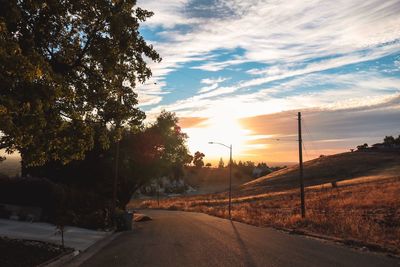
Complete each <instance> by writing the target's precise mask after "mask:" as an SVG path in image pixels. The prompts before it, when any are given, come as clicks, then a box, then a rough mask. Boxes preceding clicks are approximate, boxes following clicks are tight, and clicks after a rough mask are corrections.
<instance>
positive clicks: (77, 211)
mask: <svg viewBox="0 0 400 267" xmlns="http://www.w3.org/2000/svg"><path fill="white" fill-rule="evenodd" d="M0 203H4V204H11V205H18V206H35V207H40V208H42V218H41V219H42V220H43V221H47V222H50V223H56V224H60V222H62V224H64V225H76V226H81V227H86V228H92V229H98V228H104V227H108V226H109V222H110V218H109V216H108V214H109V213H108V212H106V210H107V201H106V199H105V198H104V197H103V196H101V195H100V194H98V193H95V192H92V191H91V190H88V189H83V188H82V189H79V188H76V187H71V186H66V185H62V184H56V183H54V182H51V181H49V180H47V179H45V178H31V177H29V178H5V177H0ZM5 213H6V211H4V210H3V211H1V210H0V216H1V215H4V216H7V214H5Z"/></svg>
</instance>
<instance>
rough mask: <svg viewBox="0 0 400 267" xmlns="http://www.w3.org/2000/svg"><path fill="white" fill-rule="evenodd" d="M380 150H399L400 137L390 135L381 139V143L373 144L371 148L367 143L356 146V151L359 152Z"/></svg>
mask: <svg viewBox="0 0 400 267" xmlns="http://www.w3.org/2000/svg"><path fill="white" fill-rule="evenodd" d="M380 148H386V149H400V135H399V136H398V137H397V138H395V137H393V136H391V135H389V136H385V138H383V142H382V143H377V144H373V145H372V146H371V147H369V146H368V144H367V143H364V144H362V145H358V146H357V150H360V151H362V150H367V149H380Z"/></svg>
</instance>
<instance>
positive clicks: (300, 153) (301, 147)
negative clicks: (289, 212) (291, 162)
mask: <svg viewBox="0 0 400 267" xmlns="http://www.w3.org/2000/svg"><path fill="white" fill-rule="evenodd" d="M297 115H298V124H299V126H298V129H299V170H300V173H299V174H300V198H301V218H305V217H306V207H305V204H304V181H303V140H302V138H301V112H299V113H298V114H297Z"/></svg>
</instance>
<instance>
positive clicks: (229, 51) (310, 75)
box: [135, 0, 400, 162]
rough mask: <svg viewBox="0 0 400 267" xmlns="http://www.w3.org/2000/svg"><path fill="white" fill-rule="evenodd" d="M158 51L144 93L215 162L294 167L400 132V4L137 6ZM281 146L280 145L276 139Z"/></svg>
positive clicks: (197, 0)
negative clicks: (158, 59)
mask: <svg viewBox="0 0 400 267" xmlns="http://www.w3.org/2000/svg"><path fill="white" fill-rule="evenodd" d="M138 6H140V7H142V8H145V9H148V10H151V11H153V12H154V13H155V14H154V16H153V17H152V18H150V19H148V21H146V22H145V23H143V24H142V26H141V28H140V31H141V34H142V35H143V36H144V38H145V39H146V40H147V42H148V43H150V44H152V45H153V46H154V48H155V49H156V50H157V51H158V52H159V53H160V55H161V57H162V58H163V60H162V62H161V63H152V62H149V65H150V67H151V69H152V72H153V76H152V78H151V79H149V80H148V81H147V82H146V83H145V84H143V85H140V86H139V87H137V88H136V89H135V90H137V92H138V95H139V101H140V108H141V109H142V110H144V111H145V112H146V114H147V116H148V119H149V120H152V119H154V118H155V117H156V116H157V115H158V114H159V113H160V112H161V111H162V110H167V111H171V112H175V113H176V114H177V116H178V117H179V118H180V125H181V127H182V128H183V131H184V132H186V133H187V134H188V136H189V139H188V147H189V149H190V150H191V152H192V153H194V152H195V151H197V150H199V151H201V152H203V153H204V154H205V155H206V158H205V160H206V161H211V162H215V161H217V160H218V159H219V157H223V158H227V156H228V155H229V151H228V150H227V149H226V148H224V147H222V146H218V145H210V144H208V142H209V141H214V142H221V143H224V144H226V145H231V144H232V146H233V156H234V159H236V160H253V161H266V162H294V161H297V159H298V151H297V149H298V147H297V143H296V140H297V136H296V134H297V118H296V116H297V112H302V115H303V121H302V122H303V139H304V148H305V151H304V152H305V155H304V156H305V159H306V160H308V159H312V158H315V157H318V156H319V155H321V154H324V155H328V154H334V153H339V152H344V151H349V149H350V148H354V147H355V146H356V145H358V144H361V143H365V142H366V143H368V144H373V143H377V142H380V141H381V140H382V139H383V137H384V136H385V135H396V136H397V135H399V134H400V16H399V14H400V0H385V1H382V0H360V1H359V0H352V1H349V0H343V1H341V0H337V1H331V0H290V1H279V0H248V1H241V0H169V1H158V0H157V1H156V0H154V1H153V0H139V1H138ZM278 139H279V140H278Z"/></svg>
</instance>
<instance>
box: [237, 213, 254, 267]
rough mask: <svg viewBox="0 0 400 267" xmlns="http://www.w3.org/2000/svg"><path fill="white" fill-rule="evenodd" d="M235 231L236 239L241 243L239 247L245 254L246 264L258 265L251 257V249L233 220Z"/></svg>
mask: <svg viewBox="0 0 400 267" xmlns="http://www.w3.org/2000/svg"><path fill="white" fill-rule="evenodd" d="M231 225H232V229H233V233H234V234H235V237H236V240H237V242H238V244H239V248H240V251H241V253H242V254H243V260H244V266H257V265H256V264H255V262H254V260H253V258H252V257H251V255H250V253H249V250H248V249H247V247H246V245H245V244H244V242H243V239H242V238H241V237H240V234H239V232H238V230H237V229H236V226H235V224H234V223H233V222H232V221H231Z"/></svg>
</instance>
